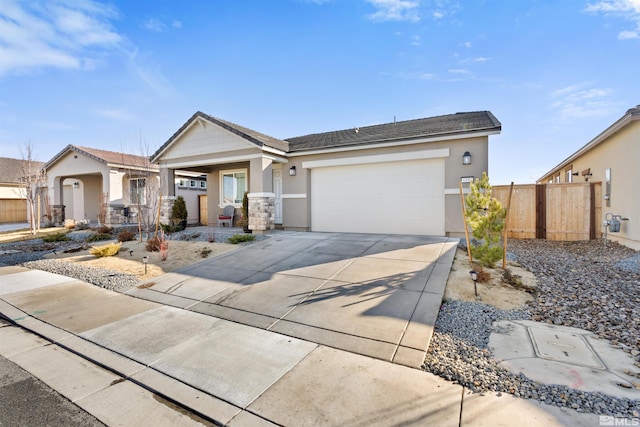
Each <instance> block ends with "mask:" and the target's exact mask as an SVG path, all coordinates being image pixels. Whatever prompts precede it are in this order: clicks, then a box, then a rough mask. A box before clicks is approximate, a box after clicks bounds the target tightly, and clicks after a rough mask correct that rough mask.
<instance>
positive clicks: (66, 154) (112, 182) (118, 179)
mask: <svg viewBox="0 0 640 427" xmlns="http://www.w3.org/2000/svg"><path fill="white" fill-rule="evenodd" d="M45 168H46V171H47V189H46V190H47V191H48V194H49V200H50V203H51V205H52V212H53V214H52V215H53V218H52V221H53V222H54V223H57V224H59V223H62V222H64V221H65V220H73V221H83V220H86V221H89V222H101V223H105V224H111V225H114V224H122V223H126V222H137V221H138V220H139V218H140V215H143V216H142V218H143V219H145V220H147V221H148V223H150V224H151V223H154V222H155V221H154V219H155V217H156V211H157V203H158V200H159V196H160V192H159V189H160V185H159V176H158V166H157V165H155V164H153V163H150V162H149V159H148V158H147V157H144V156H136V155H132V154H123V153H116V152H113V151H106V150H99V149H95V148H88V147H79V146H75V145H68V146H67V147H65V148H64V149H63V150H62V151H61V152H59V153H58V154H56V155H55V156H54V157H53V158H52V159H51V160H49V161H48V162H47V163H46V165H45ZM180 173H181V172H178V174H177V176H178V178H177V181H176V183H175V186H174V194H175V193H176V192H177V194H178V195H183V197H184V198H185V202H186V203H187V211H188V213H189V217H188V219H187V221H188V222H189V223H197V222H198V216H199V205H198V201H199V198H198V193H204V192H205V191H206V183H205V184H204V185H203V184H202V183H201V182H202V181H203V180H204V179H203V178H202V177H201V176H200V175H194V174H193V173H186V178H187V187H186V188H182V186H181V184H180V183H181V182H182V181H180V180H181V179H183V178H185V177H183V176H182V175H180ZM183 181H184V179H183ZM194 186H195V187H196V189H195V190H196V191H194V189H192V187H194ZM165 196H166V193H165ZM139 211H142V213H140V212H139Z"/></svg>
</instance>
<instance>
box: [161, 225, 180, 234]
mask: <svg viewBox="0 0 640 427" xmlns="http://www.w3.org/2000/svg"><path fill="white" fill-rule="evenodd" d="M160 228H161V229H162V231H164V232H165V234H171V233H177V232H178V231H182V230H184V227H183V226H182V225H180V224H175V225H174V224H162V223H160Z"/></svg>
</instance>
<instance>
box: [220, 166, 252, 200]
mask: <svg viewBox="0 0 640 427" xmlns="http://www.w3.org/2000/svg"><path fill="white" fill-rule="evenodd" d="M245 191H247V172H246V169H243V170H235V171H222V172H220V204H222V205H228V204H240V203H242V198H243V196H244V192H245Z"/></svg>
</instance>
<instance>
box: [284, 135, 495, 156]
mask: <svg viewBox="0 0 640 427" xmlns="http://www.w3.org/2000/svg"><path fill="white" fill-rule="evenodd" d="M498 134H500V131H487V132H477V133H466V134H462V135H444V136H433V137H429V138H419V139H409V140H397V141H393V142H383V143H380V144H364V145H356V146H350V147H335V148H324V149H317V150H312V151H300V152H295V153H289V154H288V157H298V156H309V155H313V154H325V153H341V152H344V151H356V150H371V149H374V148H385V147H397V146H399V145H413V144H422V143H424V142H434V141H451V140H454V139H468V138H475V137H479V136H489V135H498Z"/></svg>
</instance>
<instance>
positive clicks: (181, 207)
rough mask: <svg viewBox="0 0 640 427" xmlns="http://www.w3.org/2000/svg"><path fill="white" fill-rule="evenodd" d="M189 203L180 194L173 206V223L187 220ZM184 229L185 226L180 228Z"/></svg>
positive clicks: (177, 223) (181, 222)
mask: <svg viewBox="0 0 640 427" xmlns="http://www.w3.org/2000/svg"><path fill="white" fill-rule="evenodd" d="M188 216H189V215H188V213H187V204H186V203H185V201H184V197H182V196H178V198H177V199H176V201H175V203H174V204H173V207H172V208H171V223H172V224H173V225H181V224H183V223H184V222H186V221H187V217H188ZM180 230H184V227H182V228H180Z"/></svg>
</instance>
